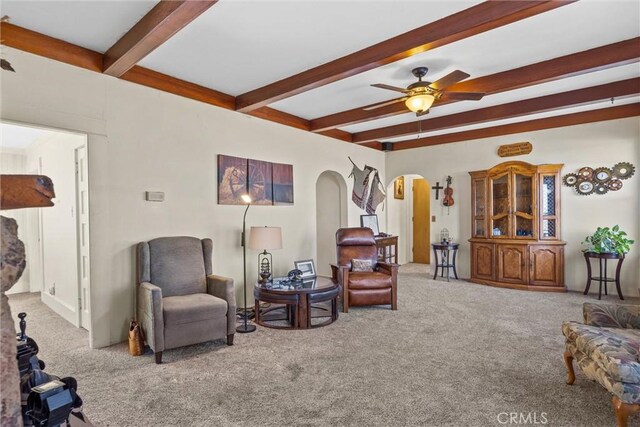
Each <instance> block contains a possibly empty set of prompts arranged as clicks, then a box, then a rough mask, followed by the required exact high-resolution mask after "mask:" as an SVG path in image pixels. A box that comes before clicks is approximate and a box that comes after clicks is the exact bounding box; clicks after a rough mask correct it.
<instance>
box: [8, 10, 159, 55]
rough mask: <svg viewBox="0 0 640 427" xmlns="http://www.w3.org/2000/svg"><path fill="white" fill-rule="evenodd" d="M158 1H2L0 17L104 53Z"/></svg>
mask: <svg viewBox="0 0 640 427" xmlns="http://www.w3.org/2000/svg"><path fill="white" fill-rule="evenodd" d="M157 3H158V2H157V1H135V0H112V1H99V0H75V1H56V0H48V1H32V0H20V1H16V0H2V1H1V2H0V14H2V15H8V16H9V17H10V18H11V23H12V24H15V25H19V26H20V27H25V28H28V29H30V30H34V31H37V32H39V33H43V34H46V35H48V36H51V37H55V38H57V39H61V40H64V41H66V42H69V43H73V44H77V45H79V46H82V47H86V48H87V49H91V50H95V51H97V52H100V53H104V52H106V51H107V49H109V48H110V47H111V46H112V45H113V44H114V43H115V42H117V41H118V40H119V39H120V37H122V36H123V35H124V34H125V33H126V32H127V31H129V29H130V28H131V27H133V25H134V24H135V23H136V22H138V21H139V20H140V18H142V17H143V16H144V15H145V14H146V13H147V12H148V11H150V10H151V9H152V8H153V6H155V5H156V4H157Z"/></svg>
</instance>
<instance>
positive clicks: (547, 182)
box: [540, 175, 558, 239]
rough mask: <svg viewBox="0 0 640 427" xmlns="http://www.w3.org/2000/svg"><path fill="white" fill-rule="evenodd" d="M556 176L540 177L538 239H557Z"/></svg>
mask: <svg viewBox="0 0 640 427" xmlns="http://www.w3.org/2000/svg"><path fill="white" fill-rule="evenodd" d="M556 191H557V189H556V175H542V176H541V177H540V198H541V199H540V210H541V211H542V212H540V238H541V239H555V238H557V237H558V223H557V221H558V215H557V214H558V212H557V203H556Z"/></svg>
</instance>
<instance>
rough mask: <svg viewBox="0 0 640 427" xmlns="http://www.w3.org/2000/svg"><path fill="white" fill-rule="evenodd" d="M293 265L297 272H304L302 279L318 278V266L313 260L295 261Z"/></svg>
mask: <svg viewBox="0 0 640 427" xmlns="http://www.w3.org/2000/svg"><path fill="white" fill-rule="evenodd" d="M293 265H294V266H295V268H296V270H300V271H302V279H310V278H312V277H316V266H315V264H314V263H313V260H312V259H303V260H300V261H294V262H293Z"/></svg>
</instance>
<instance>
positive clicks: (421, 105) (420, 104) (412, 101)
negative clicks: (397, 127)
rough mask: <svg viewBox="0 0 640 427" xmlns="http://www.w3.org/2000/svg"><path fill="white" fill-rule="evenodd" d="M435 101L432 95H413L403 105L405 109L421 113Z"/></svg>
mask: <svg viewBox="0 0 640 427" xmlns="http://www.w3.org/2000/svg"><path fill="white" fill-rule="evenodd" d="M435 100H436V99H435V97H434V96H433V95H428V94H423V95H414V96H412V97H411V98H409V99H407V100H406V101H405V102H404V103H405V105H406V106H407V108H408V109H409V110H411V111H413V112H414V113H422V112H423V111H427V110H428V109H429V108H430V107H431V105H432V104H433V102H434V101H435Z"/></svg>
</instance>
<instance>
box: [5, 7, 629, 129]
mask: <svg viewBox="0 0 640 427" xmlns="http://www.w3.org/2000/svg"><path fill="white" fill-rule="evenodd" d="M478 3H480V1H479V0H474V1H445V0H422V1H420V0H414V1H409V0H398V1H393V0H387V1H374V0H348V1H334V0H303V1H291V0H288V1H284V0H278V1H275V0H263V1H259V0H220V1H219V2H218V3H217V4H216V5H214V6H213V7H211V8H210V9H208V10H207V11H206V12H205V13H203V14H202V15H201V16H200V17H198V18H197V19H195V20H194V21H193V22H192V23H190V24H189V25H188V26H187V27H186V28H184V29H182V30H181V31H180V32H179V33H178V34H176V35H175V36H174V37H172V38H171V39H170V40H169V41H167V42H166V43H165V44H163V45H162V46H160V47H159V48H158V49H156V50H155V51H154V52H152V53H151V54H150V55H149V56H147V57H146V58H144V59H143V60H142V61H141V63H140V65H142V66H144V67H147V68H150V69H153V70H156V71H159V72H162V73H165V74H169V75H171V76H174V77H177V78H180V79H183V80H186V81H189V82H193V83H196V84H199V85H202V86H205V87H209V88H212V89H216V90H219V91H221V92H224V93H227V94H230V95H234V96H237V95H239V94H242V93H245V92H247V91H250V90H252V89H255V88H259V87H262V86H264V85H266V84H269V83H272V82H275V81H278V80H280V79H282V78H286V77H289V76H291V75H294V74H296V73H299V72H301V71H304V70H307V69H309V68H312V67H315V66H317V65H321V64H323V63H326V62H328V61H331V60H334V59H337V58H340V57H342V56H344V55H346V54H349V53H352V52H355V51H357V50H360V49H362V48H365V47H368V46H371V45H373V44H375V43H378V42H380V41H383V40H386V39H388V38H390V37H393V36H395V35H398V34H402V33H404V32H407V31H410V30H412V29H414V28H417V27H419V26H422V25H425V24H427V23H429V22H433V21H436V20H438V19H441V18H443V17H445V16H448V15H451V14H453V13H456V12H459V11H461V10H464V9H466V8H469V7H471V6H473V5H475V4H478ZM155 4H156V2H155V1H55V0H52V1H15V0H8V1H5V0H3V1H2V3H1V4H0V13H2V14H7V15H9V16H10V17H11V22H12V23H14V24H16V25H20V26H23V27H26V28H29V29H32V30H35V31H38V32H42V33H44V34H47V35H50V36H53V37H57V38H60V39H63V40H66V41H69V42H71V43H74V44H78V45H80V46H84V47H87V48H90V49H93V50H96V51H99V52H104V51H106V50H107V49H108V48H109V47H110V46H111V45H112V44H113V43H115V42H116V41H117V40H118V39H119V38H120V37H121V36H122V35H123V34H124V33H126V31H127V30H128V29H129V28H130V27H131V26H133V25H134V24H135V22H137V21H138V20H139V19H140V18H141V17H142V16H143V15H144V14H145V13H147V12H148V11H149V10H150V9H151V8H152V7H153V6H154V5H155ZM638 36H640V0H609V1H604V0H581V1H578V2H576V3H573V4H569V5H566V6H563V7H560V8H557V9H554V10H551V11H548V12H545V13H542V14H540V15H536V16H533V17H530V18H527V19H525V20H522V21H518V22H515V23H513V24H510V25H507V26H504V27H500V28H497V29H494V30H491V31H487V32H485V33H482V34H479V35H476V36H473V37H470V38H467V39H463V40H460V41H457V42H454V43H451V44H449V45H445V46H443V47H440V48H437V49H434V50H431V51H428V52H424V53H422V54H418V55H415V56H413V57H410V58H407V59H404V60H401V61H398V62H395V63H392V64H389V65H386V66H383V67H380V68H377V69H374V70H371V71H368V72H365V73H361V74H358V75H355V76H353V77H350V78H346V79H343V80H341V81H338V82H336V83H332V84H329V85H326V86H323V87H320V88H317V89H315V90H311V91H308V92H304V93H302V94H300V95H297V96H294V97H291V98H288V99H284V100H282V101H279V102H276V103H274V104H271V105H270V107H272V108H276V109H278V110H281V111H284V112H288V113H291V114H294V115H296V116H299V117H302V118H305V119H315V118H318V117H322V116H325V115H329V114H334V113H337V112H341V111H344V110H349V109H352V108H358V107H361V106H364V105H369V104H373V103H376V102H381V101H385V100H389V99H393V98H394V93H393V92H390V91H385V90H381V89H377V88H372V87H370V85H371V84H373V83H387V84H391V85H395V86H403V87H405V86H407V85H408V84H410V83H412V82H413V81H414V80H415V79H414V77H413V76H412V75H411V69H412V68H414V67H416V66H427V67H429V73H428V74H427V80H430V81H434V80H437V79H438V78H440V77H442V76H444V75H446V74H448V73H449V72H451V71H453V70H455V69H460V70H463V71H465V72H467V73H469V74H471V78H472V79H473V78H477V77H481V76H485V75H489V74H493V73H497V72H501V71H506V70H510V69H513V68H517V67H520V66H523V65H528V64H532V63H537V62H540V61H544V60H547V59H552V58H556V57H559V56H563V55H568V54H571V53H575V52H580V51H583V50H587V49H591V48H594V47H599V46H603V45H606V44H610V43H615V42H618V41H622V40H626V39H630V38H633V37H638ZM635 77H640V64H639V63H634V64H629V65H624V66H619V67H614V68H611V69H607V70H600V71H596V72H592V73H589V74H585V75H581V76H576V77H570V78H565V79H561V80H558V81H554V82H548V83H544V84H539V85H535V86H530V87H526V88H522V89H518V90H513V91H508V92H503V93H500V94H496V95H491V96H486V97H485V98H484V99H482V100H481V101H477V102H474V101H464V102H457V103H452V104H449V105H445V106H442V107H438V108H434V109H433V110H432V111H431V112H430V114H429V115H428V116H425V119H429V118H432V117H439V116H443V115H448V114H454V113H458V112H462V111H468V110H474V109H478V108H483V107H487V106H492V105H499V104H503V103H508V102H514V101H518V100H522V99H529V98H534V97H538V96H543V95H549V94H554V93H558V92H564V91H569V90H575V89H581V88H585V87H590V86H594V85H600V84H605V83H610V82H614V81H618V80H623V79H628V78H635ZM630 99H634V98H627V99H624V100H617V101H616V104H618V103H628V102H631V101H629V100H630ZM607 105H610V103H608V104H607V102H604V103H600V104H590V105H587V106H580V107H574V108H575V110H574V108H569V109H566V110H561V111H555V112H546V113H541V114H542V115H529V116H525V117H520V118H514V119H508V120H506V121H500V122H491V123H485V124H478V125H471V126H470V127H468V126H467V127H464V128H456V129H453V130H444V131H437V132H435V133H432V134H434V135H435V134H436V133H448V132H453V131H459V130H462V129H467V128H468V129H475V128H479V127H487V126H493V125H497V124H503V123H511V122H514V121H522V120H529V119H532V118H534V117H548V116H550V115H557V114H564V113H567V112H574V111H584V110H589V109H595V108H599V107H602V106H607ZM416 120H417V119H416V117H415V115H413V114H411V113H407V114H401V115H398V116H394V117H389V118H386V119H380V120H374V121H369V122H365V123H360V124H356V125H351V126H345V127H343V128H342V129H343V130H346V131H348V132H360V131H364V130H369V129H375V128H379V127H384V126H390V125H394V124H399V123H407V122H413V121H416ZM397 139H398V138H395V139H390V141H394V140H397ZM401 139H407V137H403V138H401Z"/></svg>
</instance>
